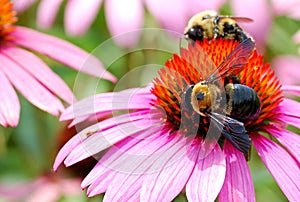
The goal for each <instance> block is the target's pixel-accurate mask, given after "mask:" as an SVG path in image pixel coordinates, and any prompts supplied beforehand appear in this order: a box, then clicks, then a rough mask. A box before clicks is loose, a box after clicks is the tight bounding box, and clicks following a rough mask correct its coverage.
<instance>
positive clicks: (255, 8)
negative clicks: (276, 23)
mask: <svg viewBox="0 0 300 202" xmlns="http://www.w3.org/2000/svg"><path fill="white" fill-rule="evenodd" d="M231 6H232V10H233V13H234V16H239V17H250V18H252V19H253V20H254V22H252V23H239V24H240V25H241V27H242V28H243V29H244V30H245V31H246V32H248V33H249V34H250V35H251V36H253V37H254V39H255V41H256V45H257V48H258V50H259V51H260V52H263V51H264V47H265V42H266V39H267V36H268V33H269V30H270V27H271V21H272V13H271V9H270V7H269V4H268V1H261V0H245V1H240V0H231Z"/></svg>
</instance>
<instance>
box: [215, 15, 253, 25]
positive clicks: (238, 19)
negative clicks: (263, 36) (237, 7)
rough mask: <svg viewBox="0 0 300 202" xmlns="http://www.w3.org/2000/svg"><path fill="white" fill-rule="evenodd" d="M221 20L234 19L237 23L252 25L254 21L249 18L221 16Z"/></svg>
mask: <svg viewBox="0 0 300 202" xmlns="http://www.w3.org/2000/svg"><path fill="white" fill-rule="evenodd" d="M219 18H220V19H224V18H230V19H233V20H235V21H237V22H246V23H251V22H253V21H254V20H253V19H251V18H247V17H235V16H219Z"/></svg>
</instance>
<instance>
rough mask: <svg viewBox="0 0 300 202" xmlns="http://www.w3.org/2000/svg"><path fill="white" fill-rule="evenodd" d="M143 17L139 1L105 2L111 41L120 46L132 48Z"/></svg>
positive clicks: (138, 35)
mask: <svg viewBox="0 0 300 202" xmlns="http://www.w3.org/2000/svg"><path fill="white" fill-rule="evenodd" d="M143 15H144V9H143V4H142V1H141V0H127V1H120V0H110V1H105V16H106V21H107V26H108V29H109V30H110V33H111V35H112V36H113V37H114V38H113V39H114V40H115V42H116V43H117V44H118V45H120V46H124V47H132V46H134V45H135V44H136V43H137V42H138V40H139V38H140V34H141V30H139V29H140V28H141V27H142V24H143ZM128 32H130V33H128Z"/></svg>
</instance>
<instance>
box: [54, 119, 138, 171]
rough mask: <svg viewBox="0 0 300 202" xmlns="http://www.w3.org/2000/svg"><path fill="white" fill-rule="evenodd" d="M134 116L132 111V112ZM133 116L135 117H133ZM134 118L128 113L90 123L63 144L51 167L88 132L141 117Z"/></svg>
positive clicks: (67, 153)
mask: <svg viewBox="0 0 300 202" xmlns="http://www.w3.org/2000/svg"><path fill="white" fill-rule="evenodd" d="M133 116H134V113H133ZM134 118H135V119H134ZM134 118H132V119H130V117H129V116H128V114H125V115H121V116H118V117H114V118H110V119H107V120H105V121H102V122H100V123H98V124H95V125H92V126H90V127H87V128H86V129H84V130H82V131H80V132H79V133H78V134H77V135H75V136H74V137H72V138H71V139H70V140H69V141H68V142H67V143H66V144H65V145H64V146H63V148H62V149H61V150H60V151H59V153H58V154H57V156H56V159H55V162H54V166H53V169H54V170H56V169H57V167H58V166H59V165H60V164H61V163H62V162H63V160H64V159H65V158H66V157H67V156H68V155H69V154H70V153H71V152H72V151H73V150H74V149H75V148H76V147H78V146H79V144H80V143H82V141H83V140H84V139H86V138H87V137H88V134H93V133H95V132H97V131H98V130H104V129H107V128H110V127H114V126H116V124H122V123H124V122H128V121H134V120H137V119H139V118H141V117H138V116H134Z"/></svg>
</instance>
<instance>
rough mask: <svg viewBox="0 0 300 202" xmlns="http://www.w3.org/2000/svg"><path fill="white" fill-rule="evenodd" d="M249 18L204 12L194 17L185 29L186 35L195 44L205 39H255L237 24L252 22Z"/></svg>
mask: <svg viewBox="0 0 300 202" xmlns="http://www.w3.org/2000/svg"><path fill="white" fill-rule="evenodd" d="M252 21H253V20H252V19H250V18H247V17H233V16H223V15H218V14H217V13H216V12H215V11H210V10H208V11H203V12H201V13H198V14H196V15H194V16H193V17H192V18H191V19H190V20H189V22H188V25H187V26H186V28H185V31H184V35H185V38H187V39H188V40H190V41H192V42H195V41H197V40H198V41H200V40H203V39H208V40H211V39H217V38H223V39H229V40H231V39H234V40H237V41H240V42H242V41H244V40H245V39H247V38H251V39H252V40H253V38H252V37H251V36H250V35H249V34H248V33H246V32H245V31H244V30H243V29H242V28H241V27H240V26H239V25H238V24H237V22H247V23H249V22H252Z"/></svg>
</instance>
